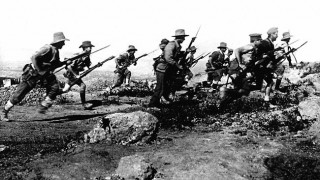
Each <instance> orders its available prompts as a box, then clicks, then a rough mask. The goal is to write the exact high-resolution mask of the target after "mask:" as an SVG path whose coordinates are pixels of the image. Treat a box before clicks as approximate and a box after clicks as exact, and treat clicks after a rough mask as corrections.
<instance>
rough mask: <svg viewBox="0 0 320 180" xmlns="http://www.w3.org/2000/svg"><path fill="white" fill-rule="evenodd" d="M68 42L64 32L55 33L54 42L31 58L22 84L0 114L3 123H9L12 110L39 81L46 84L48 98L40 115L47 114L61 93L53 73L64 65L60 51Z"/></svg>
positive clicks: (44, 101) (42, 106)
mask: <svg viewBox="0 0 320 180" xmlns="http://www.w3.org/2000/svg"><path fill="white" fill-rule="evenodd" d="M66 40H67V41H68V39H66V38H65V36H64V34H63V33H62V32H57V33H54V35H53V42H52V43H51V44H48V45H45V46H43V47H42V48H41V49H40V50H39V51H37V52H36V53H35V54H34V55H33V56H32V57H31V62H32V63H31V64H26V65H25V66H24V68H23V74H22V77H21V82H20V84H19V85H18V86H17V90H16V91H15V92H14V93H13V95H12V96H11V97H10V99H9V101H8V102H7V103H6V105H5V106H4V109H3V111H2V112H1V114H0V118H1V119H0V120H1V121H9V119H8V113H9V111H10V109H12V108H13V106H14V105H16V104H18V103H19V102H20V101H22V99H23V98H24V97H25V96H26V94H27V93H29V92H30V91H31V90H32V89H33V88H34V87H35V86H36V84H37V82H38V81H45V82H46V83H45V85H46V97H45V99H44V100H43V101H42V102H41V106H40V109H39V113H45V112H46V110H47V109H48V108H49V107H50V106H51V105H52V101H53V100H54V99H55V98H56V96H57V94H58V92H59V84H58V81H57V78H56V76H55V75H54V74H53V71H54V69H55V68H58V67H60V66H61V65H62V62H61V61H60V58H59V49H61V48H62V47H63V46H64V45H65V43H64V42H65V41H66Z"/></svg>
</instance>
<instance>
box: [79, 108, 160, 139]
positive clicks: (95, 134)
mask: <svg viewBox="0 0 320 180" xmlns="http://www.w3.org/2000/svg"><path fill="white" fill-rule="evenodd" d="M157 123H158V119H157V118H156V117H155V116H153V115H152V114H150V113H147V112H143V111H135V112H131V113H114V114H109V115H107V116H105V117H103V118H102V119H101V120H100V121H99V123H98V124H96V125H95V126H94V129H93V130H91V131H90V132H89V133H88V134H85V142H89V143H96V142H99V141H102V140H105V139H109V140H111V141H112V142H114V143H120V144H122V145H126V144H139V143H148V142H149V141H151V140H152V139H153V138H155V135H156V131H157Z"/></svg>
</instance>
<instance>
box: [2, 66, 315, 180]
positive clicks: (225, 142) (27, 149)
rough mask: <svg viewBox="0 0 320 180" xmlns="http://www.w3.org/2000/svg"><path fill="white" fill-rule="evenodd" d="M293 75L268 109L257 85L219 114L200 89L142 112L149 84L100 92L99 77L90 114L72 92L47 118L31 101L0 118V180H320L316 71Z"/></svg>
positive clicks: (91, 95)
mask: <svg viewBox="0 0 320 180" xmlns="http://www.w3.org/2000/svg"><path fill="white" fill-rule="evenodd" d="M298 72H299V71H298V70H291V71H289V72H287V73H286V80H285V81H284V82H283V86H284V88H286V93H285V94H282V93H277V92H275V93H273V98H272V101H271V105H270V104H269V103H265V102H263V100H262V95H263V94H262V93H261V92H258V91H255V92H252V93H251V94H250V96H248V97H242V98H240V99H238V100H236V101H234V102H232V103H231V104H230V105H229V106H228V107H227V109H224V110H220V109H218V103H219V102H218V101H216V98H217V97H218V96H219V95H218V93H207V92H202V93H199V94H198V95H197V96H195V97H194V98H193V99H192V100H189V99H188V98H185V97H181V98H177V99H176V101H175V102H174V103H173V104H171V105H169V106H167V107H163V108H160V109H148V108H146V107H145V106H144V104H145V103H146V102H148V100H149V98H150V97H149V95H150V92H149V90H148V89H147V88H145V89H143V88H131V89H129V88H124V89H119V90H118V91H115V92H113V93H114V94H120V95H124V94H128V93H129V94H130V95H131V97H120V98H118V97H117V96H114V95H112V96H109V97H107V96H105V95H104V93H103V91H101V90H102V88H101V86H104V87H105V84H103V83H101V81H97V82H96V83H95V84H96V85H95V86H91V87H94V88H92V89H91V90H89V93H88V99H89V100H90V102H91V103H93V104H94V108H93V110H90V111H87V110H86V111H85V110H83V109H82V106H81V105H80V104H79V102H80V101H79V97H78V96H79V95H78V93H77V91H76V90H77V89H75V90H73V91H72V92H70V93H69V94H66V95H64V97H63V98H61V97H60V99H59V98H58V100H57V103H56V104H55V105H54V106H53V107H52V108H51V109H50V110H49V112H48V113H47V114H46V115H41V114H37V113H36V110H37V104H32V103H31V104H28V103H29V102H33V100H30V101H29V100H28V101H26V102H25V103H24V104H21V105H19V106H16V107H15V108H14V109H13V110H12V112H11V113H10V115H9V116H10V118H11V119H13V121H12V122H0V134H1V139H0V158H1V160H0V179H318V177H320V166H319V165H320V161H319V160H320V159H319V157H320V151H319V150H320V145H319V138H318V137H319V131H318V129H319V126H318V124H319V123H318V117H319V115H320V114H319V112H320V111H319V110H320V105H319V104H320V100H319V98H318V96H317V95H318V91H319V90H320V89H318V87H320V86H318V82H319V77H318V76H317V75H316V74H310V75H307V76H306V77H305V78H302V79H301V78H299V77H297V76H296V75H297V74H298ZM13 88H14V87H13ZM4 91H5V92H6V93H10V91H8V89H6V90H3V89H2V90H1V92H4ZM40 91H41V90H40ZM121 93H122V94H121ZM34 96H36V97H37V98H39V97H40V98H41V94H40V95H38V93H35V95H34ZM1 98H2V101H1V103H3V101H5V98H7V96H1ZM31 99H32V98H31ZM61 99H63V100H61ZM115 113H118V114H115Z"/></svg>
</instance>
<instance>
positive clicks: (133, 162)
mask: <svg viewBox="0 0 320 180" xmlns="http://www.w3.org/2000/svg"><path fill="white" fill-rule="evenodd" d="M156 172H157V171H156V170H155V169H154V168H153V167H152V165H151V164H150V163H149V162H148V161H147V160H146V159H145V158H144V157H143V156H139V155H133V156H127V157H123V158H121V160H120V162H119V166H118V168H117V169H116V172H115V173H116V174H115V175H113V177H117V178H120V179H125V180H131V179H132V180H135V179H140V180H149V179H153V178H154V176H155V174H156Z"/></svg>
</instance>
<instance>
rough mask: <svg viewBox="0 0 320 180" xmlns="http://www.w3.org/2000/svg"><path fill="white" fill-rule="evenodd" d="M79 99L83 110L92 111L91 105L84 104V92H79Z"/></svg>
mask: <svg viewBox="0 0 320 180" xmlns="http://www.w3.org/2000/svg"><path fill="white" fill-rule="evenodd" d="M80 99H81V104H82V107H83V109H84V110H90V109H92V106H93V105H92V104H91V103H86V93H85V92H80Z"/></svg>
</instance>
